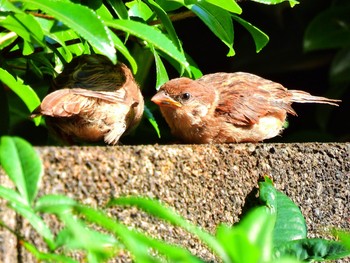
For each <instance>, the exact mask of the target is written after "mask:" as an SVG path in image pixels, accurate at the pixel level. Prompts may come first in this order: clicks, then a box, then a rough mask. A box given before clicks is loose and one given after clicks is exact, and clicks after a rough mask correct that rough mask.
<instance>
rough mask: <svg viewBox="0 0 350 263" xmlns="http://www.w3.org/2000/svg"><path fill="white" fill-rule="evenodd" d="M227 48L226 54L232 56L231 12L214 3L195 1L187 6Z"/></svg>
mask: <svg viewBox="0 0 350 263" xmlns="http://www.w3.org/2000/svg"><path fill="white" fill-rule="evenodd" d="M187 7H188V8H189V9H190V10H192V11H193V12H194V13H195V14H196V15H197V16H198V17H199V18H200V19H201V20H202V21H203V22H204V23H205V24H206V25H207V26H208V27H209V28H210V30H211V31H212V32H213V33H214V34H215V35H216V36H217V37H218V38H219V39H220V40H221V41H222V42H223V43H224V44H225V45H226V46H227V47H228V48H229V52H228V54H227V56H233V55H234V54H235V51H234V49H233V25H232V19H231V14H230V13H229V12H228V11H226V10H223V9H221V8H219V7H217V6H215V5H212V4H209V3H206V2H197V3H196V4H193V5H188V6H187Z"/></svg>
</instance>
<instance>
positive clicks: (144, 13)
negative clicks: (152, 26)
mask: <svg viewBox="0 0 350 263" xmlns="http://www.w3.org/2000/svg"><path fill="white" fill-rule="evenodd" d="M125 5H126V6H127V7H129V11H128V14H129V16H130V17H138V18H141V19H142V20H144V21H148V20H149V19H150V18H151V17H152V16H153V12H152V10H151V9H150V8H149V7H148V5H146V4H145V3H144V2H142V1H138V0H133V1H130V2H127V3H126V4H125Z"/></svg>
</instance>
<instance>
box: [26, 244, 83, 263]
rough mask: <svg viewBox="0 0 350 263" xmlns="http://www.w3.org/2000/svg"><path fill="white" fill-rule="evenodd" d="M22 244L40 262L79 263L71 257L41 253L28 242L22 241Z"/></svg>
mask: <svg viewBox="0 0 350 263" xmlns="http://www.w3.org/2000/svg"><path fill="white" fill-rule="evenodd" d="M21 244H22V245H23V246H24V248H25V249H27V250H28V251H29V252H30V253H31V254H32V255H33V256H34V257H35V258H36V259H37V260H38V261H39V262H62V263H63V262H64V263H78V261H75V260H73V259H72V258H70V257H67V256H64V255H60V254H57V252H56V253H46V252H41V251H39V250H38V249H37V247H36V246H34V245H32V244H30V243H29V242H27V241H24V240H22V242H21Z"/></svg>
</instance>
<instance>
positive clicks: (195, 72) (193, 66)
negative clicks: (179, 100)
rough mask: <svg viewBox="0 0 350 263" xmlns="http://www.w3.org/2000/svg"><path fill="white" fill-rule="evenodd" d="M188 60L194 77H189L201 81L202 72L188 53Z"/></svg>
mask: <svg viewBox="0 0 350 263" xmlns="http://www.w3.org/2000/svg"><path fill="white" fill-rule="evenodd" d="M186 59H187V61H188V62H189V63H190V69H191V73H192V75H191V76H189V77H192V78H193V79H199V78H200V77H202V76H203V73H202V71H201V70H200V69H199V67H198V65H197V63H196V62H195V61H194V60H193V59H192V58H191V57H190V55H188V54H187V53H186Z"/></svg>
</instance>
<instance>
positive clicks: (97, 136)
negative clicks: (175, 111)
mask: <svg viewBox="0 0 350 263" xmlns="http://www.w3.org/2000/svg"><path fill="white" fill-rule="evenodd" d="M52 90H53V91H52V92H51V93H49V94H48V95H47V96H46V97H45V98H44V99H43V101H42V103H41V105H40V106H39V107H38V108H37V109H35V110H34V112H33V114H32V115H31V117H36V116H38V115H42V116H45V117H46V123H47V125H48V126H49V128H51V130H53V132H54V134H55V135H56V136H57V137H59V138H60V139H61V140H62V141H63V142H65V143H68V144H73V143H75V142H76V141H83V142H96V141H100V140H104V141H105V142H106V143H107V144H112V145H114V144H117V143H118V141H119V138H120V137H121V136H122V135H124V134H126V133H127V132H129V131H130V130H131V129H132V128H134V127H135V126H136V125H137V124H138V123H139V121H140V119H141V117H142V114H143V109H144V100H143V96H142V94H141V91H140V89H139V86H138V85H137V83H136V81H135V79H134V77H133V75H132V73H131V71H130V69H129V68H128V67H127V66H126V65H124V64H122V63H118V64H116V65H114V64H113V63H112V62H111V61H110V60H109V59H108V58H107V57H105V56H103V55H82V56H79V57H75V58H73V60H72V61H71V62H70V63H68V64H67V65H66V66H65V67H64V70H63V71H62V73H61V74H59V75H58V76H57V77H56V78H55V79H54V81H53V86H52Z"/></svg>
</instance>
